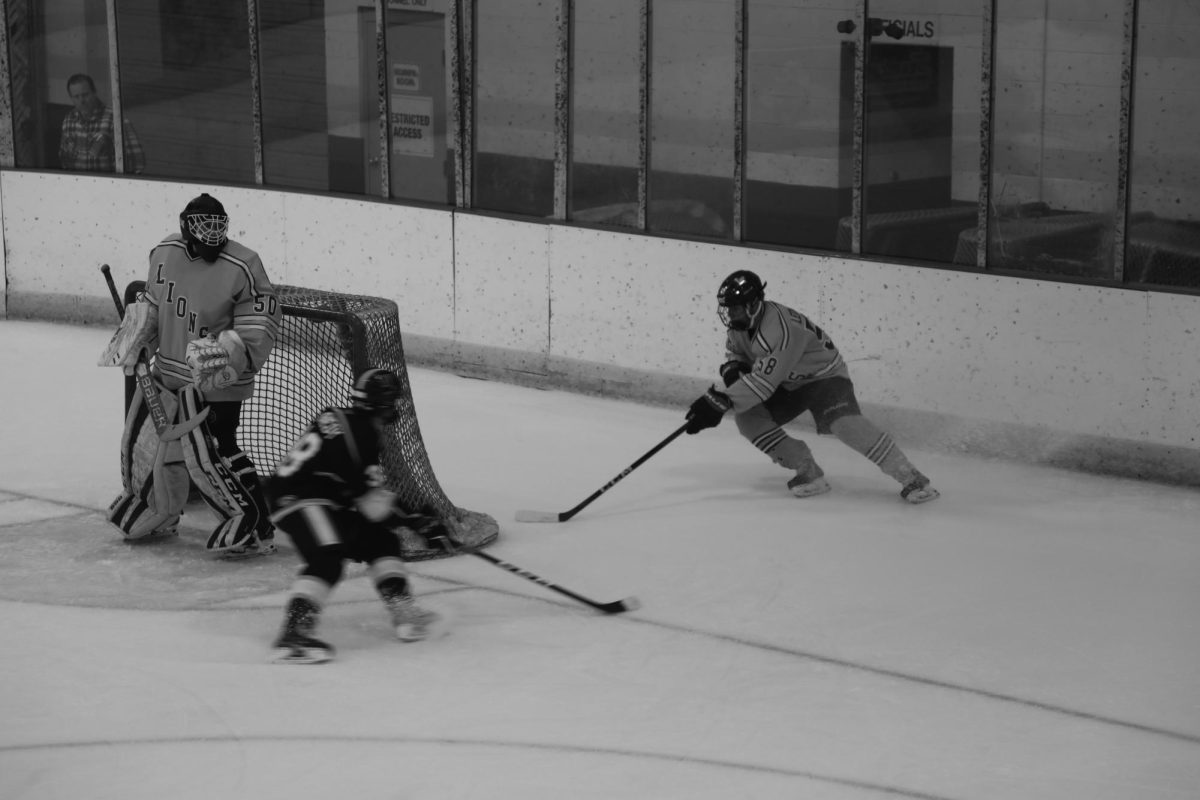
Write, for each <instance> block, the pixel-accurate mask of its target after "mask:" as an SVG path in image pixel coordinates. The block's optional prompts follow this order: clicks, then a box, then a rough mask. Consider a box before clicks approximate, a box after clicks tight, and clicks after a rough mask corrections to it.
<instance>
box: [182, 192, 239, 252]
mask: <svg viewBox="0 0 1200 800" xmlns="http://www.w3.org/2000/svg"><path fill="white" fill-rule="evenodd" d="M179 232H180V233H182V234H183V240H184V241H185V242H186V243H187V248H188V252H189V253H191V254H192V256H200V257H201V258H203V259H204V260H205V261H207V262H208V263H210V264H211V263H213V262H214V261H216V260H217V256H219V255H220V254H221V250H222V249H224V247H225V243H226V242H228V241H229V215H228V214H226V213H225V206H223V205H221V202H220V201H219V200H217V198H215V197H213V196H212V195H211V194H202V195H200V196H199V197H196V198H194V199H193V200H192V201H191V202H190V203H188V204H187V206H186V207H185V208H184V209H183V211H182V212H180V214H179Z"/></svg>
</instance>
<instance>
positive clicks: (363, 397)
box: [350, 367, 403, 423]
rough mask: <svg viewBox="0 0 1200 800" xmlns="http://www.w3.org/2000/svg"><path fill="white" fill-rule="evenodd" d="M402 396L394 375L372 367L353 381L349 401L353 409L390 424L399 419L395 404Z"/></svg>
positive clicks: (399, 385) (398, 410)
mask: <svg viewBox="0 0 1200 800" xmlns="http://www.w3.org/2000/svg"><path fill="white" fill-rule="evenodd" d="M402 394H403V387H402V385H401V383H400V378H399V376H397V375H396V373H394V372H392V371H391V370H390V369H377V368H374V367H372V368H371V369H368V370H366V371H365V372H363V373H362V374H361V375H359V376H358V378H357V379H356V380H355V381H354V388H352V389H351V390H350V399H351V401H352V402H353V403H354V407H355V408H361V409H365V410H367V411H370V412H372V413H373V414H375V415H376V416H378V417H379V419H380V420H382V421H383V422H385V423H391V422H395V421H396V420H398V419H399V418H400V409H399V408H397V407H396V402H397V401H398V400H399V399H400V397H401V395H402Z"/></svg>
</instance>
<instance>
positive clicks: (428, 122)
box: [391, 94, 433, 158]
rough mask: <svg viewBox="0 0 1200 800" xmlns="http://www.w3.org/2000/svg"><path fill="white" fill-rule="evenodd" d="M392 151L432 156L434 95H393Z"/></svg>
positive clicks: (399, 153) (405, 154) (401, 153)
mask: <svg viewBox="0 0 1200 800" xmlns="http://www.w3.org/2000/svg"><path fill="white" fill-rule="evenodd" d="M391 129H392V155H395V156H421V157H424V158H433V98H432V97H421V96H420V95H411V94H394V95H392V119H391Z"/></svg>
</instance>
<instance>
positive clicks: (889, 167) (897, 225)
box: [851, 0, 982, 266]
mask: <svg viewBox="0 0 1200 800" xmlns="http://www.w3.org/2000/svg"><path fill="white" fill-rule="evenodd" d="M916 5H917V8H915V9H914V4H913V3H911V2H901V0H881V1H880V2H875V3H872V4H871V14H872V18H871V20H869V24H870V34H871V35H870V45H869V50H868V53H867V67H866V97H865V103H866V109H865V123H864V124H865V143H864V155H863V162H864V176H865V184H866V185H865V187H864V193H863V226H862V230H863V241H862V250H863V252H864V253H871V254H874V255H883V256H892V257H897V258H913V259H921V260H925V261H940V262H943V263H950V262H953V261H957V260H959V259H961V258H967V257H969V255H970V254H972V253H974V251H975V249H976V248H975V241H976V237H977V231H978V217H979V179H978V175H979V131H980V124H979V117H980V113H979V97H980V93H981V87H980V57H981V54H980V31H981V29H982V24H981V20H980V14H979V4H978V3H974V4H961V5H960V7H958V8H956V11H955V13H954V14H938V13H935V12H936V10H937V9H936V7H935V8H930V9H929V11H928V13H921V11H920V8H919V7H920V4H916ZM930 5H933V6H936V5H937V4H930ZM966 6H969V7H966ZM852 55H853V54H852V53H851V56H852ZM964 243H966V245H967V246H966V249H962V247H963V244H964ZM969 265H970V266H974V265H975V261H974V260H971V261H970V262H969Z"/></svg>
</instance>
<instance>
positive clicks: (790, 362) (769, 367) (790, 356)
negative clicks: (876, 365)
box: [725, 300, 850, 411]
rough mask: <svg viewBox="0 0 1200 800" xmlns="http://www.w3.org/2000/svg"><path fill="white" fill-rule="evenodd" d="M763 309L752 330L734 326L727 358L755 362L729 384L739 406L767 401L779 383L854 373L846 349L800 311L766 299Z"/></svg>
mask: <svg viewBox="0 0 1200 800" xmlns="http://www.w3.org/2000/svg"><path fill="white" fill-rule="evenodd" d="M763 305H764V308H763V315H762V319H761V320H760V321H759V323H758V327H757V328H756V329H755V330H752V331H739V330H730V331H729V333H728V336H727V337H726V340H725V358H726V360H727V361H740V362H742V363H744V364H750V365H751V366H752V367H753V370H752V371H751V372H748V373H746V374H745V375H743V376H742V377H741V378H740V379H739V380H737V381H735V382H734V383H733V385H732V386H730V387H728V388H727V389H725V393H726V394H728V395H729V398H730V400H732V401H733V408H734V410H735V411H745V410H746V409H748V408H753V407H754V406H756V405H758V404H760V403H763V402H765V401H766V400H767V398H768V397H770V396H771V395H773V394H775V392H776V390H778V389H796V388H798V387H800V386H803V385H804V384H806V383H812V382H813V381H819V380H822V379H824V378H832V377H835V376H840V377H843V378H849V377H850V371H849V369H848V368H847V367H846V362H845V361H844V360H843V359H842V354H841V353H840V352H838V349H837V346H836V345H834V343H833V340H831V339H830V338H829V337H828V336H827V335H826V334H825V331H823V330H821V328H820V327H818V326H817V325H816V324H815V323H813V321H812V320H810V319H809V318H808V317H806V316H804V315H803V314H801V313H800V312H799V311H796V310H794V309H791V308H788V307H787V306H785V305H781V304H779V303H775V302H772V301H770V300H764V301H763Z"/></svg>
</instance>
